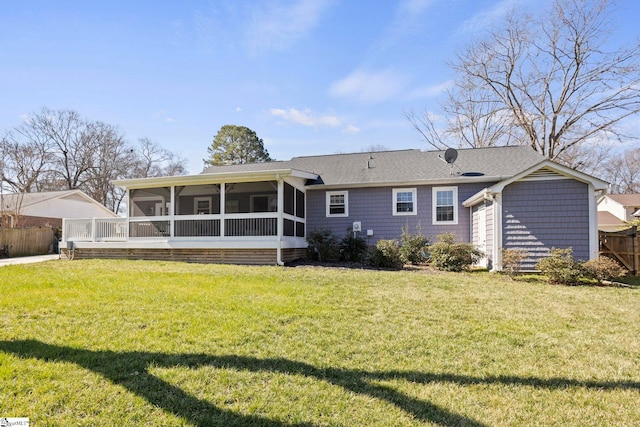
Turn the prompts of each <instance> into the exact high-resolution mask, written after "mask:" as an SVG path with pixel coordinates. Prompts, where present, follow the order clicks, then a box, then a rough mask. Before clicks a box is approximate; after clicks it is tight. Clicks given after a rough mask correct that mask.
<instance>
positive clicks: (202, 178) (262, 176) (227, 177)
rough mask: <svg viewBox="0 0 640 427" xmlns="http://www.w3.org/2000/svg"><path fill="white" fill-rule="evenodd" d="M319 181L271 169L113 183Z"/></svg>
mask: <svg viewBox="0 0 640 427" xmlns="http://www.w3.org/2000/svg"><path fill="white" fill-rule="evenodd" d="M288 176H290V177H294V178H302V179H317V178H318V175H316V174H312V173H309V172H305V171H301V170H297V169H270V170H262V171H238V172H223V173H201V174H197V175H179V176H161V177H153V178H133V179H116V180H113V181H112V183H113V184H114V185H117V186H119V187H125V188H153V187H158V186H172V185H198V184H212V183H223V182H256V181H263V180H273V179H278V178H281V177H288Z"/></svg>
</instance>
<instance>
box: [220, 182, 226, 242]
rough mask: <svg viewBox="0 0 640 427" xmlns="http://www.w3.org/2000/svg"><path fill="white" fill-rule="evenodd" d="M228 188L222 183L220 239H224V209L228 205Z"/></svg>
mask: <svg viewBox="0 0 640 427" xmlns="http://www.w3.org/2000/svg"><path fill="white" fill-rule="evenodd" d="M226 186H227V184H225V183H224V182H221V183H220V237H221V238H222V237H224V207H225V205H226V204H227V203H226V201H225V199H226V192H227V190H226Z"/></svg>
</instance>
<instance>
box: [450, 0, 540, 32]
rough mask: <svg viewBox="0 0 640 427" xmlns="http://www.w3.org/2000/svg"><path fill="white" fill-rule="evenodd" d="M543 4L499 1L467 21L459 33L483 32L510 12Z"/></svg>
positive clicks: (531, 1)
mask: <svg viewBox="0 0 640 427" xmlns="http://www.w3.org/2000/svg"><path fill="white" fill-rule="evenodd" d="M541 3H543V2H540V1H539V0H501V1H499V2H498V3H496V4H495V5H493V6H492V7H491V8H489V9H487V10H484V11H482V12H480V13H477V14H475V15H474V16H472V17H471V18H470V19H467V20H466V21H464V22H463V23H462V25H461V26H460V29H459V31H460V32H462V33H476V32H480V31H484V30H486V29H487V28H489V27H490V26H492V25H494V24H495V23H496V22H499V21H500V20H502V19H504V17H505V16H507V15H508V14H509V13H510V12H512V11H514V10H522V9H524V8H526V7H527V6H529V5H533V6H535V7H536V8H540V7H541V6H542V4H541Z"/></svg>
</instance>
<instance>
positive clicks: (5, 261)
mask: <svg viewBox="0 0 640 427" xmlns="http://www.w3.org/2000/svg"><path fill="white" fill-rule="evenodd" d="M54 259H60V257H59V256H58V254H53V255H38V256H23V257H16V258H0V267H4V266H5V265H15V264H32V263H34V262H43V261H51V260H54Z"/></svg>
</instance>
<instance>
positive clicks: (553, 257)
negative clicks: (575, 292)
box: [536, 248, 584, 285]
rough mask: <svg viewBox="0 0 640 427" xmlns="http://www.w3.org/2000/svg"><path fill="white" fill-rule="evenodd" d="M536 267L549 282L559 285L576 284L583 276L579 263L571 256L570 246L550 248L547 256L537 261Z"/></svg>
mask: <svg viewBox="0 0 640 427" xmlns="http://www.w3.org/2000/svg"><path fill="white" fill-rule="evenodd" d="M536 268H537V269H538V270H540V271H541V272H542V273H543V274H544V275H546V276H547V278H548V279H549V282H550V283H555V284H559V285H577V284H579V283H580V279H581V278H582V277H583V276H584V269H583V268H582V265H581V263H580V262H578V261H576V260H575V259H574V258H573V249H572V248H567V249H556V248H551V252H550V254H549V256H548V257H547V258H543V259H541V260H540V261H538V262H537V263H536Z"/></svg>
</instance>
